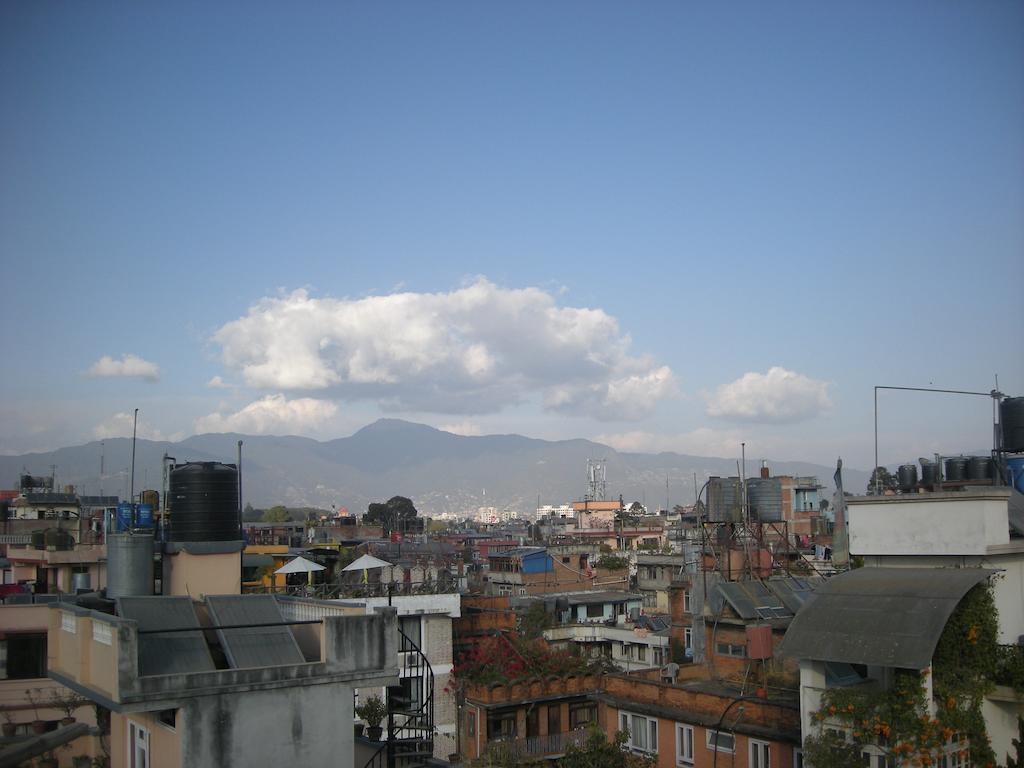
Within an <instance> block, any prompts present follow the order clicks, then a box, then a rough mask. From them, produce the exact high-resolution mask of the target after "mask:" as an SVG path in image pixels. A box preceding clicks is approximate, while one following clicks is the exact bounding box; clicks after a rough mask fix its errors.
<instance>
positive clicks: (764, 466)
mask: <svg viewBox="0 0 1024 768" xmlns="http://www.w3.org/2000/svg"><path fill="white" fill-rule="evenodd" d="M761 479H762V480H767V479H768V460H767V459H761Z"/></svg>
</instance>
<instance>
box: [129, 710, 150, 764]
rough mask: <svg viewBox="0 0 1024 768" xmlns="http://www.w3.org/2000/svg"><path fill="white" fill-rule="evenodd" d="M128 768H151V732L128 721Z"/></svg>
mask: <svg viewBox="0 0 1024 768" xmlns="http://www.w3.org/2000/svg"><path fill="white" fill-rule="evenodd" d="M128 768H149V731H147V730H146V729H145V728H143V727H142V726H141V725H139V724H138V723H136V722H134V721H132V720H129V721H128Z"/></svg>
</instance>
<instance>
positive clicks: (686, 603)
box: [683, 589, 691, 613]
mask: <svg viewBox="0 0 1024 768" xmlns="http://www.w3.org/2000/svg"><path fill="white" fill-rule="evenodd" d="M683 610H684V611H686V612H687V613H690V611H691V604H690V590H688V589H684V590H683Z"/></svg>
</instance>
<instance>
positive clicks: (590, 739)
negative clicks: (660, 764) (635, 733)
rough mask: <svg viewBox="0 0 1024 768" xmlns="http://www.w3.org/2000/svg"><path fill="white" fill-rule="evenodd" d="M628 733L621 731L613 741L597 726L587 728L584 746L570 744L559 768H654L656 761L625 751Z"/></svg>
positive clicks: (560, 761) (559, 763)
mask: <svg viewBox="0 0 1024 768" xmlns="http://www.w3.org/2000/svg"><path fill="white" fill-rule="evenodd" d="M627 738H628V734H627V732H626V731H619V732H618V733H616V734H615V736H614V737H612V738H611V740H609V739H608V737H607V736H606V735H605V732H604V731H602V730H601V729H600V728H599V727H598V726H597V725H596V724H591V725H590V727H589V728H587V736H586V739H585V740H584V742H583V744H581V745H580V746H576V745H575V744H570V745H569V747H568V748H567V749H566V750H565V757H563V758H562V759H561V760H559V761H558V765H559V768H654V764H655V763H654V760H653V759H652V758H650V757H647V756H644V755H635V754H633V753H632V752H627V751H626V750H625V745H626V739H627Z"/></svg>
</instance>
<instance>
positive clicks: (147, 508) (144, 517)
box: [135, 504, 153, 528]
mask: <svg viewBox="0 0 1024 768" xmlns="http://www.w3.org/2000/svg"><path fill="white" fill-rule="evenodd" d="M135 526H136V527H137V528H152V527H153V507H152V505H150V504H139V505H138V506H137V507H136V508H135Z"/></svg>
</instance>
